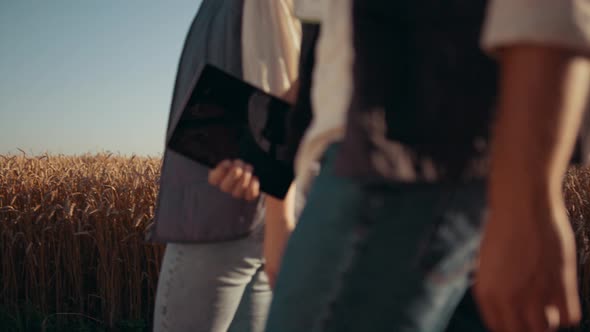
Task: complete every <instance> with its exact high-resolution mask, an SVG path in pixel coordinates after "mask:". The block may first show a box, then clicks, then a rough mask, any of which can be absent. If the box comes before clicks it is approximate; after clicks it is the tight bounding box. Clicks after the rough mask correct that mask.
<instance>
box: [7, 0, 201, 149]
mask: <svg viewBox="0 0 590 332" xmlns="http://www.w3.org/2000/svg"><path fill="white" fill-rule="evenodd" d="M200 2H201V1H200V0H170V1H163V0H100V1H99V0H0V154H6V153H17V152H18V150H17V149H16V148H21V149H23V150H25V151H26V152H27V153H32V154H39V153H43V152H46V151H47V152H50V153H64V154H77V153H84V152H97V151H112V152H115V153H116V152H119V153H121V154H139V155H148V154H149V155H159V154H161V152H162V150H163V146H164V130H165V127H166V124H167V120H168V107H169V104H170V98H171V94H172V88H173V84H174V78H175V74H176V66H177V64H178V59H179V55H180V52H181V49H182V43H183V42H184V38H185V34H186V31H187V29H188V27H189V25H190V23H191V20H192V18H193V16H194V15H195V13H196V12H197V9H198V8H199V5H200Z"/></svg>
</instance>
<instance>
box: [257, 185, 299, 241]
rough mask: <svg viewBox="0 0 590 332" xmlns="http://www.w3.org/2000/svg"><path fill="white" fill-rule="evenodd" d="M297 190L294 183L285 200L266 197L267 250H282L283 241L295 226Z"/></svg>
mask: <svg viewBox="0 0 590 332" xmlns="http://www.w3.org/2000/svg"><path fill="white" fill-rule="evenodd" d="M295 190H296V189H295V185H294V184H293V185H292V186H291V188H290V189H289V192H288V193H287V195H286V196H285V199H283V200H279V199H277V198H274V197H272V196H267V197H266V213H265V248H266V249H267V250H282V247H283V246H284V243H283V242H285V241H286V240H287V239H288V237H289V235H290V234H291V232H292V231H293V229H294V228H295ZM277 246H278V247H281V248H277Z"/></svg>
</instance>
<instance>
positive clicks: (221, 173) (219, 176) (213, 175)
mask: <svg viewBox="0 0 590 332" xmlns="http://www.w3.org/2000/svg"><path fill="white" fill-rule="evenodd" d="M231 165H232V163H231V161H229V160H224V161H222V162H220V163H219V164H218V165H217V166H216V167H215V168H214V169H212V170H210V171H209V184H211V185H213V186H218V185H219V184H220V183H221V181H222V180H223V179H224V178H225V176H226V174H227V172H228V171H229V169H230V167H231Z"/></svg>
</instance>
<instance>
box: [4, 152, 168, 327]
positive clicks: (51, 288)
mask: <svg viewBox="0 0 590 332" xmlns="http://www.w3.org/2000/svg"><path fill="white" fill-rule="evenodd" d="M159 167H160V159H159V158H143V157H141V158H140V157H131V158H128V157H120V156H113V155H109V154H98V155H82V156H50V155H44V156H37V157H27V156H25V155H18V156H14V155H13V156H0V250H1V252H2V255H0V329H1V330H2V331H8V330H10V329H12V330H15V331H37V330H39V331H43V330H45V331H49V330H56V331H62V330H63V329H65V328H68V329H70V328H71V330H73V329H74V327H75V328H76V330H80V331H94V330H96V331H100V330H112V329H115V330H128V331H135V330H137V331H140V330H145V329H146V328H147V326H148V325H149V321H150V319H151V311H152V305H153V300H154V294H155V290H156V284H157V277H158V271H159V264H160V260H161V256H162V253H163V248H162V247H161V246H158V245H153V244H148V243H146V242H145V241H144V237H145V234H146V231H147V229H148V227H149V226H150V225H151V223H152V220H153V216H154V203H155V199H156V194H157V188H158V179H159Z"/></svg>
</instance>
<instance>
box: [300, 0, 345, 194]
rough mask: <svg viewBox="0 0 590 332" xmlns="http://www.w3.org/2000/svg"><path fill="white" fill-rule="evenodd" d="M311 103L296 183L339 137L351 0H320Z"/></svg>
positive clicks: (343, 109) (343, 106)
mask: <svg viewBox="0 0 590 332" xmlns="http://www.w3.org/2000/svg"><path fill="white" fill-rule="evenodd" d="M322 2H323V4H322V6H323V10H324V12H323V14H322V18H321V25H322V27H321V29H320V36H319V39H318V44H317V48H316V63H315V69H314V72H313V84H312V91H311V102H312V111H313V120H312V123H311V124H310V127H309V128H308V130H307V131H306V133H305V135H304V137H303V139H302V141H301V144H300V146H299V151H298V152H297V158H296V172H297V176H298V182H301V183H307V182H308V181H307V180H308V179H306V178H305V177H307V176H309V174H310V172H307V170H309V168H310V167H313V165H314V163H315V162H316V160H317V159H319V158H320V157H321V155H322V154H323V153H324V151H325V149H326V148H327V147H328V146H329V145H330V144H331V143H333V142H335V141H338V140H340V139H341V138H342V136H343V132H344V125H345V123H346V115H347V110H348V107H349V104H350V100H351V95H352V62H353V48H352V0H322Z"/></svg>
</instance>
